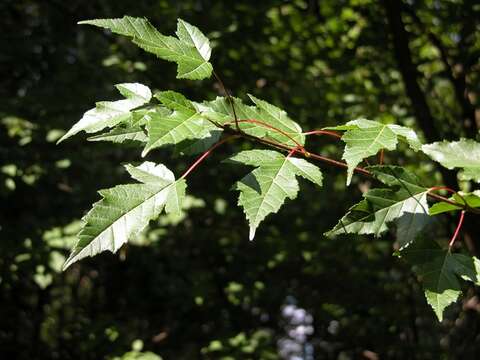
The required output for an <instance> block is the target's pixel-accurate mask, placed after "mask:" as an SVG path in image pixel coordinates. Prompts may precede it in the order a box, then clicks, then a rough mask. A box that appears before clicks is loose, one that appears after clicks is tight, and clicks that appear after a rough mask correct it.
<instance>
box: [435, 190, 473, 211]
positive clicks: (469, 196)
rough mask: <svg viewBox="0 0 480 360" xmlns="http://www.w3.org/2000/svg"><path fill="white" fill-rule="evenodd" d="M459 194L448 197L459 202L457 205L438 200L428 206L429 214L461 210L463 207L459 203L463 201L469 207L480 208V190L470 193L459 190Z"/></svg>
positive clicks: (462, 203) (461, 203)
mask: <svg viewBox="0 0 480 360" xmlns="http://www.w3.org/2000/svg"><path fill="white" fill-rule="evenodd" d="M460 195H461V196H460ZM460 195H458V194H454V195H453V196H452V197H450V200H452V201H455V202H457V203H458V204H460V205H459V206H455V205H452V204H449V203H446V202H438V203H436V204H433V205H432V206H431V207H430V209H429V213H430V215H438V214H441V213H444V212H449V211H459V210H462V209H463V208H462V207H461V205H465V203H466V204H467V205H468V206H470V207H471V208H480V190H475V191H474V192H471V193H463V192H460Z"/></svg>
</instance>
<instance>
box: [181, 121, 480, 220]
mask: <svg viewBox="0 0 480 360" xmlns="http://www.w3.org/2000/svg"><path fill="white" fill-rule="evenodd" d="M207 120H209V121H210V122H212V123H213V124H214V125H215V126H217V127H219V128H221V129H223V130H224V131H225V133H230V134H231V137H243V138H246V139H250V140H253V141H255V142H258V143H261V144H264V145H267V146H270V147H274V148H276V149H279V150H283V151H288V155H287V156H291V155H293V154H294V153H295V152H298V153H300V154H301V155H302V156H303V157H304V158H306V159H309V158H311V159H315V160H318V161H321V162H324V163H326V164H329V165H332V166H336V167H339V168H343V169H346V168H347V169H348V164H346V163H344V162H341V161H338V160H334V159H331V158H329V157H326V156H322V155H319V154H316V153H312V152H309V151H307V150H305V148H304V147H303V146H301V145H300V147H301V148H302V149H303V150H302V151H299V150H298V149H299V147H298V146H295V147H291V146H288V145H285V144H282V143H279V142H276V141H273V140H269V139H264V138H260V137H258V136H254V135H250V134H246V133H245V132H243V131H242V130H237V129H232V128H231V127H230V126H228V124H227V125H222V124H220V123H217V122H215V121H212V120H210V119H208V118H207ZM247 120H248V122H252V121H253V122H255V123H259V124H265V125H268V124H266V123H263V122H262V121H259V120H254V119H246V120H237V122H238V121H240V122H241V121H245V122H246V121H247ZM268 127H270V128H271V129H272V130H278V131H279V132H280V131H281V130H280V129H276V128H275V127H273V126H270V125H268ZM323 131H324V130H313V131H309V132H307V133H304V135H305V134H309V135H310V134H317V133H319V132H321V134H323ZM281 133H283V131H282V132H281ZM283 135H285V136H287V135H286V134H285V133H284V134H283ZM337 135H338V134H337ZM229 138H230V137H229ZM229 138H225V139H223V140H221V141H220V142H219V143H217V144H215V145H214V146H212V148H210V149H209V150H207V151H206V152H205V153H204V154H203V155H202V156H201V157H200V158H199V159H198V160H197V161H196V162H195V163H194V164H193V165H192V167H195V166H197V165H198V164H197V163H200V162H201V161H202V160H203V159H204V158H205V157H207V156H208V155H209V154H210V152H211V151H213V150H214V149H215V148H216V147H217V146H220V145H221V144H223V143H224V142H226V141H227V139H229ZM292 140H293V139H292ZM190 171H191V170H190V169H189V170H187V172H186V174H187V175H188V173H189V172H190ZM354 171H355V172H357V173H360V174H362V175H366V176H368V177H372V176H373V175H372V173H371V172H370V171H368V170H367V169H364V168H362V167H355V169H354ZM185 176H186V175H185V174H184V175H182V178H183V177H185ZM437 190H445V191H448V192H450V193H453V194H457V195H458V196H459V197H460V198H461V199H462V200H463V202H464V204H459V203H457V202H455V201H452V200H450V199H447V198H446V197H443V196H441V195H437V194H434V193H432V191H437ZM427 196H429V197H430V198H432V199H435V200H437V201H441V202H445V203H447V204H450V205H453V206H456V207H458V208H459V209H463V211H468V212H472V213H475V214H480V210H479V209H475V208H472V207H470V206H469V205H468V204H467V202H466V200H465V198H464V197H463V196H462V195H461V194H459V193H458V192H457V191H455V190H453V189H451V188H449V187H447V186H434V187H432V188H430V189H429V190H428V191H427Z"/></svg>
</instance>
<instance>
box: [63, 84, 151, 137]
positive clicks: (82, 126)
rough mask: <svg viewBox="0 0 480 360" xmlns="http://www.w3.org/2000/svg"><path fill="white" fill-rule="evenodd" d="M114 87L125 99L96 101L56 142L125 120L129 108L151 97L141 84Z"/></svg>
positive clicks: (129, 116)
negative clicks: (81, 132) (93, 106)
mask: <svg viewBox="0 0 480 360" xmlns="http://www.w3.org/2000/svg"><path fill="white" fill-rule="evenodd" d="M115 87H116V88H117V89H118V91H119V92H120V93H121V94H122V95H123V96H124V97H125V98H126V99H125V100H118V101H102V102H98V103H97V104H96V106H95V108H93V109H90V110H88V111H87V112H86V113H85V114H84V115H83V117H82V118H81V119H80V121H79V122H77V123H76V124H75V125H73V127H72V128H71V129H70V130H69V131H68V132H67V133H66V134H65V135H63V136H62V137H61V138H60V139H59V140H58V142H57V144H59V143H60V142H62V141H64V140H66V139H68V138H69V137H71V136H73V135H75V134H77V133H79V132H80V131H85V132H87V133H94V132H97V131H100V130H103V129H105V128H107V127H109V128H111V127H114V126H116V125H117V124H119V123H121V122H124V121H127V120H129V119H131V117H132V113H131V110H133V109H135V108H137V107H139V106H142V105H143V104H146V103H148V102H149V101H150V99H151V97H152V93H151V91H150V89H149V88H148V87H146V86H145V85H142V84H138V83H129V84H117V85H115Z"/></svg>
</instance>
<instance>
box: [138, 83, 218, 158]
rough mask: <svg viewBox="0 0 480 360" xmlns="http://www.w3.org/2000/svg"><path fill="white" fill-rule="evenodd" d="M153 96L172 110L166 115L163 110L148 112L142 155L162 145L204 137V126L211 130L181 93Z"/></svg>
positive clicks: (172, 92) (169, 92)
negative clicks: (149, 118)
mask: <svg viewBox="0 0 480 360" xmlns="http://www.w3.org/2000/svg"><path fill="white" fill-rule="evenodd" d="M155 96H156V97H157V98H158V99H159V100H160V101H161V102H162V103H163V104H164V105H165V106H167V107H169V108H170V109H172V110H173V112H172V113H170V114H168V115H166V114H165V113H163V112H153V113H150V114H149V115H150V117H151V120H150V121H149V122H148V124H147V130H148V135H149V139H148V143H147V145H146V147H145V149H144V151H143V153H142V156H145V155H146V154H147V153H148V152H150V151H151V150H152V149H154V148H158V147H160V146H163V145H168V144H178V143H180V142H182V141H184V140H187V139H196V138H199V137H200V138H201V137H204V136H205V131H204V129H205V127H206V126H208V127H209V129H212V130H213V128H212V127H211V126H209V125H207V120H205V119H204V118H203V117H202V116H201V115H200V114H199V113H198V112H197V110H196V109H195V107H193V105H192V104H191V102H190V101H189V100H187V99H186V98H185V97H184V96H183V95H181V94H179V93H176V92H174V91H165V92H162V93H159V94H156V95H155Z"/></svg>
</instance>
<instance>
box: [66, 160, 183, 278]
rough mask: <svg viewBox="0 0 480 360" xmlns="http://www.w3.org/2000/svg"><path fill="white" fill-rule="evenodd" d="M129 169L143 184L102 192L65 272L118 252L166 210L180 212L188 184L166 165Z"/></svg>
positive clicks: (141, 166) (147, 163) (149, 164)
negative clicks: (89, 259) (91, 258)
mask: <svg viewBox="0 0 480 360" xmlns="http://www.w3.org/2000/svg"><path fill="white" fill-rule="evenodd" d="M126 169H127V171H128V172H129V173H130V175H131V176H132V178H134V179H136V180H138V181H140V182H141V183H137V184H128V185H118V186H115V187H113V188H111V189H106V190H101V191H99V193H100V195H101V196H102V199H101V200H100V201H98V202H97V203H95V204H94V205H93V207H92V209H91V210H90V211H89V212H88V214H87V215H85V216H84V218H83V219H82V221H83V226H82V229H81V230H80V232H79V234H78V240H77V243H76V244H75V246H74V247H73V250H72V252H71V254H70V256H69V258H68V259H67V261H66V262H65V264H64V266H63V269H64V270H65V269H67V268H68V267H69V266H70V265H71V264H73V263H74V262H76V261H78V260H80V259H83V258H85V257H87V256H94V255H96V254H98V253H100V252H103V251H105V250H109V251H111V252H116V251H117V250H118V249H119V248H120V247H121V246H122V245H123V244H125V243H126V242H127V241H128V240H129V239H130V238H132V237H134V236H136V235H137V234H138V233H140V232H141V231H142V230H143V229H144V228H145V227H146V226H147V225H148V223H149V221H150V220H152V219H155V218H156V217H158V216H159V215H160V213H161V212H162V210H163V209H164V207H166V211H167V212H177V209H179V208H180V206H181V205H180V204H181V202H182V200H183V198H184V195H185V186H186V185H185V181H184V180H183V179H182V180H179V181H175V178H174V175H173V173H172V172H171V171H170V170H168V169H167V168H166V167H165V166H164V165H157V164H154V163H151V162H145V163H143V164H141V165H140V166H137V167H134V166H132V165H127V166H126Z"/></svg>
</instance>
